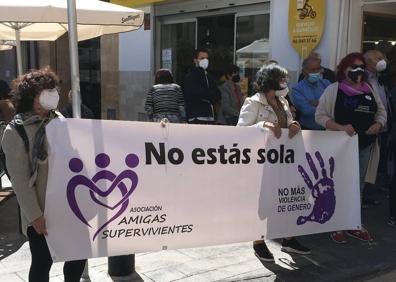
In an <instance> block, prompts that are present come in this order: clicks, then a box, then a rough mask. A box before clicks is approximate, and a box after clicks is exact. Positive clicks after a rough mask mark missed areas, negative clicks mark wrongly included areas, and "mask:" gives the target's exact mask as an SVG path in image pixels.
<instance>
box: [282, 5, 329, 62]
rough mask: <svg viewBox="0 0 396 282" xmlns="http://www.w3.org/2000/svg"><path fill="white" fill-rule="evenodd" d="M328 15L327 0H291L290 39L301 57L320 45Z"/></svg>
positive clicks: (304, 56)
mask: <svg viewBox="0 0 396 282" xmlns="http://www.w3.org/2000/svg"><path fill="white" fill-rule="evenodd" d="M325 17H326V0H289V39H290V42H291V44H292V46H293V48H294V49H296V51H297V53H298V54H299V55H300V57H301V58H306V57H307V56H308V54H309V53H310V52H311V51H312V50H314V49H315V48H316V46H318V44H319V42H320V39H321V38H322V34H323V29H324V23H325Z"/></svg>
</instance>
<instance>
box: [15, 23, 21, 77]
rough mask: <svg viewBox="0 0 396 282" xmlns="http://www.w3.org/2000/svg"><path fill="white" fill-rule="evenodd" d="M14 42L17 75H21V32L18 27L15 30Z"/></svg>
mask: <svg viewBox="0 0 396 282" xmlns="http://www.w3.org/2000/svg"><path fill="white" fill-rule="evenodd" d="M15 41H16V55H17V65H18V75H22V73H23V67H22V48H21V30H20V29H19V28H18V27H17V28H15Z"/></svg>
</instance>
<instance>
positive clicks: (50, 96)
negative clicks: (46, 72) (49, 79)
mask: <svg viewBox="0 0 396 282" xmlns="http://www.w3.org/2000/svg"><path fill="white" fill-rule="evenodd" d="M39 102H40V105H41V107H43V109H45V110H47V111H51V110H55V109H56V108H57V107H58V103H59V93H58V90H56V89H55V88H54V89H45V90H43V91H42V92H41V94H40V97H39Z"/></svg>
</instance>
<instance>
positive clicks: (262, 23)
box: [235, 14, 270, 96]
mask: <svg viewBox="0 0 396 282" xmlns="http://www.w3.org/2000/svg"><path fill="white" fill-rule="evenodd" d="M269 24H270V16H269V14H262V15H249V16H238V17H237V20H236V51H235V58H236V64H237V65H238V66H239V67H240V68H241V78H242V79H241V88H242V91H243V92H244V93H245V94H247V95H249V96H251V95H253V94H254V87H253V82H254V80H255V76H256V73H257V71H258V70H259V69H260V67H261V66H263V65H264V64H265V62H266V61H267V60H268V59H269V58H268V55H269V48H270V47H269Z"/></svg>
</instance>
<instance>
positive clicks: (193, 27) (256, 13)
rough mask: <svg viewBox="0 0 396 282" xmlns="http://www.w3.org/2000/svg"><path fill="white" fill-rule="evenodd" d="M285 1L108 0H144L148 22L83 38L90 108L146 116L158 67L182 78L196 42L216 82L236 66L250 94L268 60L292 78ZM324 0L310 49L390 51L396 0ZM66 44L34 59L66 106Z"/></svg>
mask: <svg viewBox="0 0 396 282" xmlns="http://www.w3.org/2000/svg"><path fill="white" fill-rule="evenodd" d="M289 1H297V0H272V1H270V0H267V1H265V0H261V1H258V0H238V1H235V0H162V1H161V0H138V1H136V0H111V1H110V2H114V3H116V4H122V5H126V6H131V7H132V6H133V7H135V8H136V4H139V5H141V6H138V7H137V8H139V9H142V10H144V11H145V13H146V19H145V24H144V26H143V27H142V28H140V29H139V30H137V31H134V32H129V33H123V34H119V35H109V36H103V37H101V38H100V39H96V40H93V41H90V42H81V43H80V70H81V80H82V83H81V86H82V87H81V88H82V89H81V90H82V96H83V102H84V103H85V104H87V105H88V106H90V107H93V108H94V109H95V112H96V115H97V117H98V118H102V119H121V120H141V121H143V120H145V119H146V116H145V112H144V102H145V99H146V95H147V91H148V89H149V88H150V87H151V85H152V83H153V78H154V74H155V71H156V70H157V69H159V68H168V69H171V70H172V73H173V74H174V77H175V79H176V82H177V83H182V81H183V77H184V75H185V73H186V71H187V69H188V68H189V67H190V66H191V65H192V52H193V50H194V49H195V48H197V47H204V48H206V49H208V50H209V51H210V55H211V57H210V71H211V72H212V74H213V75H214V76H215V77H216V79H218V80H221V75H222V73H223V71H224V69H225V68H226V66H227V65H228V64H230V63H235V64H237V65H238V66H239V67H240V68H241V77H242V88H243V89H244V91H245V92H246V93H248V94H252V91H253V90H252V87H251V84H252V81H253V80H254V75H255V72H256V71H257V69H258V68H259V67H260V66H261V65H262V64H264V63H265V62H266V61H268V60H269V59H271V60H276V61H278V62H279V64H281V65H282V66H284V67H286V68H287V69H288V70H289V72H290V77H291V82H294V81H296V80H297V77H298V75H299V73H300V71H301V63H302V59H303V58H300V56H299V55H298V54H297V52H296V51H295V50H294V49H293V47H292V46H291V44H290V41H289V35H288V9H289ZM298 1H300V0H298ZM305 1H306V0H305ZM323 1H325V2H326V18H325V27H324V33H323V36H322V39H321V41H320V43H319V45H318V46H317V48H316V49H315V51H317V52H319V53H320V54H321V55H322V64H323V65H324V66H326V67H329V68H331V69H335V68H336V66H337V64H338V62H339V61H340V59H341V58H342V57H343V56H345V55H346V54H347V53H349V52H354V51H358V52H361V51H365V50H368V49H373V48H375V49H379V50H381V51H383V52H385V53H387V54H390V55H389V56H393V55H392V50H393V49H394V46H396V32H394V28H393V26H394V24H395V21H396V0H386V1H383V0H323ZM67 48H68V43H67V36H64V37H62V38H60V39H59V40H57V41H56V42H52V43H48V42H41V43H38V44H37V51H36V52H33V53H37V54H36V57H34V58H35V59H34V60H31V61H32V62H35V64H36V65H37V67H40V66H44V65H50V66H51V67H52V68H54V69H55V70H56V71H57V72H58V74H59V75H60V77H61V80H62V88H63V89H64V91H63V97H62V103H63V104H65V103H66V100H67V99H66V93H67V91H68V89H69V88H70V78H69V73H70V70H69V61H68V50H67ZM27 49H29V48H27ZM31 53H32V52H31ZM395 53H396V52H395ZM11 55H13V51H6V52H0V79H5V80H7V81H10V80H11V79H12V77H13V76H15V67H14V62H15V60H14V59H13V58H12V57H13V56H11ZM27 61H29V60H27ZM32 66H34V65H32ZM26 67H28V66H26Z"/></svg>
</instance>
